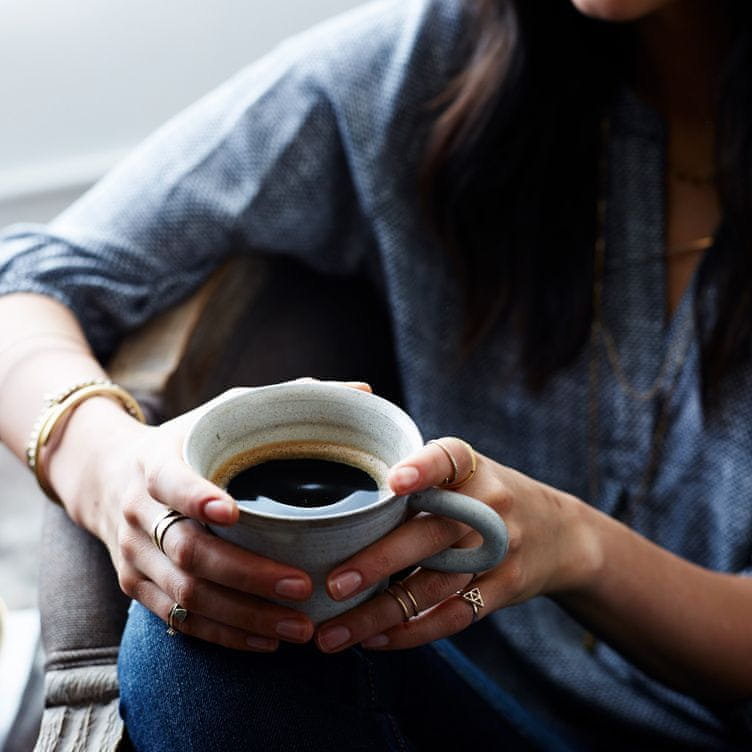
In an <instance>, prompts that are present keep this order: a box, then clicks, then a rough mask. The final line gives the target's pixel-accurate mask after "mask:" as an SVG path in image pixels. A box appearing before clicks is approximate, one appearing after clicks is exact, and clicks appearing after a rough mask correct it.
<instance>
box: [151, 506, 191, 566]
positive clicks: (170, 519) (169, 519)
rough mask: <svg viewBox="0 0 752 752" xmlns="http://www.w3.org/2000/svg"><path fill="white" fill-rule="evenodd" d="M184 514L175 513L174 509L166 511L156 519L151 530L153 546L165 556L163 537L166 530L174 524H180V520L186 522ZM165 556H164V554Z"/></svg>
mask: <svg viewBox="0 0 752 752" xmlns="http://www.w3.org/2000/svg"><path fill="white" fill-rule="evenodd" d="M187 519H188V517H186V516H185V515H184V514H181V513H180V512H178V511H176V510H175V509H168V510H167V511H166V512H165V513H164V514H162V515H161V516H160V517H158V518H157V519H156V521H155V522H154V525H153V526H152V529H151V539H152V540H153V541H154V545H155V546H156V547H157V548H158V549H159V550H160V551H161V552H162V553H163V554H165V550H164V536H165V533H166V532H167V529H168V528H169V527H170V526H171V525H172V524H173V523H174V522H180V520H187ZM165 555H166V554H165Z"/></svg>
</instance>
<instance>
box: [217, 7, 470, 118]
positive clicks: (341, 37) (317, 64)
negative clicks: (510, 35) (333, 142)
mask: <svg viewBox="0 0 752 752" xmlns="http://www.w3.org/2000/svg"><path fill="white" fill-rule="evenodd" d="M465 6H466V3H465V2H462V1H461V0H376V1H375V2H367V3H364V4H363V5H361V6H358V7H356V8H354V9H353V10H350V11H348V12H346V13H343V14H341V15H339V16H336V17H334V18H332V19H330V20H328V21H325V22H323V23H320V24H318V25H316V26H314V27H312V28H311V29H309V30H307V31H305V32H303V33H301V34H298V35H295V36H293V37H290V38H288V39H287V40H286V41H285V42H283V43H282V44H280V45H279V46H278V47H277V48H276V49H275V50H273V51H272V52H271V53H270V54H269V55H267V56H266V57H265V58H263V59H262V60H260V61H258V62H257V63H255V64H253V65H251V66H249V67H248V68H246V69H245V70H243V71H241V72H240V73H239V74H238V75H237V76H236V77H234V79H233V80H232V81H231V82H228V84H229V87H228V88H232V89H234V90H235V93H239V92H238V89H239V88H240V89H244V91H243V92H242V94H241V96H242V95H247V94H248V89H251V90H255V91H257V92H258V91H268V90H270V89H272V88H274V87H281V88H284V89H288V90H289V89H295V90H296V91H297V92H298V93H301V92H306V93H307V94H309V95H315V96H316V97H317V98H324V99H326V100H328V101H329V102H331V103H334V104H340V105H342V106H343V107H345V108H348V107H349V106H351V105H352V104H353V102H354V103H357V105H358V106H359V107H361V108H363V109H364V110H368V109H372V108H373V107H383V106H384V104H385V103H387V104H388V103H389V102H390V98H394V97H395V96H397V97H400V96H404V95H405V94H406V93H407V94H410V93H411V92H412V95H413V97H415V95H416V94H418V95H419V92H418V91H416V88H417V89H418V90H420V91H421V92H422V91H423V90H426V91H428V90H430V89H431V88H434V89H436V90H437V91H440V90H441V89H442V88H443V86H444V83H445V81H446V80H447V78H448V76H449V75H451V73H453V72H454V71H455V70H456V68H457V66H458V64H459V62H458V60H459V57H460V55H461V54H462V53H461V49H462V44H461V42H462V38H463V29H464V23H463V22H464V17H465V11H464V8H465ZM415 82H419V85H418V86H417V87H416V86H414V85H411V84H414V83H415ZM406 90H409V91H406ZM369 105H370V107H369Z"/></svg>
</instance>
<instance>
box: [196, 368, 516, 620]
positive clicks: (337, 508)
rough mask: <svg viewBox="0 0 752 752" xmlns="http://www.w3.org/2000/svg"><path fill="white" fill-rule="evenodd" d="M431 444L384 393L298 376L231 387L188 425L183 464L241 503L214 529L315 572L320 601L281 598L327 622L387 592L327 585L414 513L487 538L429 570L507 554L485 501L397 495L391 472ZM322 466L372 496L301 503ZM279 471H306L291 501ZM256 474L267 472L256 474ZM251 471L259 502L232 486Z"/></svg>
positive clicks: (444, 554) (443, 555)
mask: <svg viewBox="0 0 752 752" xmlns="http://www.w3.org/2000/svg"><path fill="white" fill-rule="evenodd" d="M423 444H424V441H423V438H422V437H421V435H420V432H419V430H418V428H417V426H416V425H415V423H414V422H413V420H412V419H411V418H410V417H409V416H408V415H407V413H405V412H404V411H403V410H401V409H400V408H399V407H397V406H396V405H394V404H393V403H391V402H389V401H387V400H385V399H382V398H381V397H377V396H375V395H373V394H370V393H368V392H364V391H360V390H357V389H352V388H349V387H347V386H344V385H342V384H336V383H327V382H319V381H294V382H286V383H283V384H274V385H271V386H264V387H256V388H236V389H231V390H229V391H228V392H225V393H224V394H223V395H220V396H219V397H217V398H216V399H215V400H212V402H210V403H209V404H208V405H207V406H206V409H205V410H204V411H203V412H201V413H200V414H199V416H198V417H197V419H196V421H195V422H194V423H193V425H192V426H191V428H190V429H189V432H188V434H187V436H186V439H185V444H184V457H185V460H186V461H187V462H188V464H189V465H190V466H191V467H193V468H194V469H195V470H196V471H197V472H199V473H200V474H201V475H203V476H204V477H205V478H208V479H209V480H211V481H213V482H214V483H216V484H217V485H219V486H221V487H223V488H227V489H228V491H229V492H230V493H233V495H234V496H235V498H236V500H237V501H238V505H239V508H240V519H239V521H238V522H237V523H236V524H235V525H233V526H231V527H220V526H212V527H211V529H212V530H213V532H214V533H215V534H216V535H218V536H220V537H222V538H225V539H226V540H229V541H231V542H233V543H236V544H237V545H239V546H242V547H244V548H246V549H249V550H251V551H253V552H255V553H258V554H260V555H262V556H265V557H267V558H270V559H274V560H276V561H279V562H283V563H286V564H290V565H292V566H295V567H299V568H300V569H302V570H303V571H305V572H307V573H308V574H309V575H310V576H311V579H312V581H313V595H312V596H311V598H309V599H308V600H307V601H305V602H304V603H302V604H301V603H299V602H291V601H285V600H282V599H280V600H278V601H277V602H278V603H281V604H283V605H286V606H290V607H292V608H296V609H298V610H300V611H303V612H305V613H306V614H308V616H309V617H310V618H311V619H312V620H313V621H314V623H319V622H322V621H325V620H327V619H329V618H331V617H333V616H336V615H337V614H340V613H342V612H344V611H347V610H349V609H351V608H353V607H354V606H356V605H357V604H358V603H361V602H362V601H364V600H366V599H368V598H370V597H371V596H372V595H374V594H375V593H376V592H378V591H379V590H382V589H383V588H384V587H386V585H387V583H386V582H382V583H379V584H378V585H376V586H374V587H372V588H370V589H368V590H367V591H364V592H360V593H358V594H357V595H356V596H354V597H352V598H349V599H347V600H344V601H335V600H333V599H332V598H330V597H329V595H328V593H327V592H326V588H325V581H326V577H327V575H328V573H329V572H331V570H332V569H334V568H335V567H336V566H337V565H338V564H340V563H341V562H343V561H345V560H346V559H347V558H349V557H350V556H352V555H353V554H355V553H356V552H358V551H360V550H361V549H363V548H365V547H366V546H368V545H369V544H371V543H373V542H374V541H376V540H378V539H379V538H381V537H382V536H384V535H386V534H387V533H388V532H390V531H391V530H393V529H394V528H396V527H397V526H398V525H400V524H401V523H402V522H403V521H404V520H405V519H406V517H407V515H408V514H409V512H411V511H413V512H415V511H423V512H430V513H433V514H439V515H443V516H446V517H452V518H454V519H457V520H460V521H462V522H464V523H466V524H467V525H469V526H470V527H472V528H474V529H475V530H477V531H478V532H479V533H480V534H481V536H482V537H483V543H482V544H481V545H480V546H477V547H476V548H470V549H467V548H463V549H459V548H448V549H446V550H445V551H441V552H439V553H438V554H436V555H434V556H431V557H430V558H428V559H426V560H424V561H422V562H419V564H420V566H424V567H429V568H431V569H437V570H440V571H444V572H473V573H475V572H482V571H485V570H487V569H490V568H491V567H493V566H495V565H496V564H498V563H499V562H500V561H501V560H502V558H503V557H504V554H505V553H506V550H507V530H506V526H505V525H504V522H503V520H502V519H501V518H500V517H499V515H498V514H496V513H495V512H494V511H493V510H492V509H491V508H490V507H488V506H486V505H485V504H483V503H482V502H480V501H478V500H477V499H473V498H471V497H469V496H465V495H463V494H460V493H457V492H455V491H449V490H444V489H439V488H432V489H429V490H427V491H424V492H421V493H417V494H410V495H397V494H395V493H394V492H393V491H391V489H390V488H389V486H388V485H387V483H386V476H387V472H388V470H389V468H390V467H391V466H392V465H394V464H395V463H397V462H399V461H400V460H402V459H404V458H405V457H407V456H408V455H410V454H412V453H413V452H415V451H416V450H418V449H420V448H421V447H422V446H423ZM301 460H302V461H303V462H300V461H301ZM306 463H308V464H306ZM343 466H344V468H343ZM286 468H289V470H286ZM309 468H312V469H310V472H312V473H314V475H316V476H317V477H316V478H313V479H311V482H310V483H307V482H306V479H305V478H303V479H302V481H301V479H300V478H299V477H297V476H299V475H300V474H301V473H302V474H303V475H305V473H306V472H309ZM321 468H323V469H324V474H325V475H326V474H327V473H328V472H329V469H330V468H334V472H335V476H336V478H337V480H336V482H335V485H336V484H337V483H339V482H340V481H341V480H342V478H340V477H339V470H337V468H340V469H343V478H344V479H345V480H344V481H343V482H344V485H347V484H348V482H349V481H348V480H347V478H349V474H350V473H352V474H354V476H355V477H356V480H357V479H358V478H365V479H366V480H367V482H368V483H369V484H370V486H369V487H368V489H367V490H366V491H365V492H364V493H360V492H358V493H354V494H352V495H350V496H347V497H345V496H344V495H342V498H339V495H336V494H335V496H334V497H332V498H326V497H324V498H323V499H318V500H317V499H315V498H314V499H313V502H310V500H309V498H308V496H307V495H306V494H307V492H306V494H303V496H302V497H301V496H300V495H299V494H298V495H297V496H296V495H295V491H296V490H297V491H298V492H299V491H300V488H303V489H306V488H308V490H311V489H313V490H311V494H313V496H315V495H316V493H317V491H320V490H321V489H320V485H321V479H320V478H319V477H318V475H319V474H320V472H321ZM270 469H271V479H270ZM280 472H282V473H283V474H284V473H285V472H288V474H295V475H296V480H295V482H296V483H298V484H299V488H297V489H293V495H292V501H291V502H290V501H289V500H288V497H287V496H286V495H285V494H286V493H287V492H288V491H289V488H287V487H286V486H285V484H284V482H283V483H282V485H281V486H280V478H279V477H278V475H279V473H280ZM253 474H256V475H258V477H255V476H254V477H250V476H252V475H253ZM259 474H260V475H259ZM275 474H276V476H275ZM364 474H365V475H364ZM243 476H248V477H249V478H250V480H249V482H250V484H251V486H252V487H254V488H255V487H256V486H258V484H260V487H261V491H260V492H259V493H258V494H257V495H255V492H254V496H253V497H251V496H245V497H244V498H241V497H243V496H244V494H238V493H237V492H234V491H233V483H235V480H236V479H237V480H240V479H241V477H243ZM281 480H282V481H287V480H289V479H287V478H282V479H281ZM264 483H271V484H272V486H273V488H274V489H275V490H274V492H268V491H266V490H264ZM326 483H327V481H326V480H325V481H324V485H326ZM254 484H256V485H255V486H254ZM317 484H319V486H318V487H317ZM356 485H357V483H356ZM247 488H248V486H246V487H245V490H247ZM280 488H281V489H282V490H280ZM301 498H303V501H302V502H301Z"/></svg>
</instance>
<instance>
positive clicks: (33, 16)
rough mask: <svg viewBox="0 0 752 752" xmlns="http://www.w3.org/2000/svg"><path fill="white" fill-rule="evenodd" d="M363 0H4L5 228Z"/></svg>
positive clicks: (78, 187)
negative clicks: (277, 48)
mask: <svg viewBox="0 0 752 752" xmlns="http://www.w3.org/2000/svg"><path fill="white" fill-rule="evenodd" d="M360 2H362V0H273V2H271V3H269V2H266V1H265V0H125V1H123V0H69V2H60V0H31V1H29V0H2V2H0V71H2V73H0V102H2V103H3V107H2V113H3V114H2V116H1V117H0V226H4V225H6V224H8V223H10V222H15V221H37V220H41V221H44V220H46V219H49V218H50V217H51V216H53V215H54V214H55V213H56V212H57V211H59V210H60V209H61V208H63V207H64V206H65V205H66V204H68V203H69V202H70V201H71V200H72V199H73V198H75V196H76V195H78V194H79V193H80V192H81V191H82V190H84V189H85V188H86V187H88V186H89V185H90V184H91V183H92V182H94V181H95V180H96V179H97V178H98V177H100V176H101V174H103V172H105V171H106V170H107V169H108V168H109V167H110V166H111V165H112V164H114V163H115V161H117V159H119V158H120V157H121V156H122V155H123V154H124V153H125V152H127V151H128V150H129V149H130V148H132V147H133V146H134V145H135V144H136V143H137V142H138V141H140V140H141V139H142V138H143V137H144V136H146V135H147V134H148V133H149V132H151V131H152V130H153V129H154V128H155V127H157V126H158V125H159V124H161V123H162V122H163V121H165V120H166V119H167V118H168V117H170V116H171V115H173V114H174V113H175V112H177V111H178V110H180V109H182V108H183V107H184V106H185V105H187V104H189V103H190V102H192V101H193V100H195V99H196V98H198V97H199V96H200V95H201V94H203V93H204V92H206V91H208V90H209V89H211V88H212V87H213V86H215V85H216V84H218V83H219V82H221V81H222V80H224V79H225V78H226V77H227V76H229V75H230V74H232V73H233V72H234V71H235V70H237V69H238V68H240V67H242V66H243V65H244V64H246V63H247V62H250V61H252V60H254V59H256V58H257V57H259V56H260V55H261V54H263V53H264V52H265V51H267V50H268V49H270V48H271V47H272V46H273V45H274V44H275V43H276V42H277V41H279V40H280V39H282V38H283V37H285V36H287V35H289V34H291V33H293V32H296V31H299V30H302V29H304V28H306V27H308V26H310V25H311V24H313V23H315V22H316V21H317V20H320V19H323V18H325V17H328V16H331V15H334V14H335V13H337V12H340V11H342V10H345V9H347V8H350V7H353V6H355V5H357V4H359V3H360Z"/></svg>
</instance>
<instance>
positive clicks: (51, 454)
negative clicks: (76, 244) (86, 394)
mask: <svg viewBox="0 0 752 752" xmlns="http://www.w3.org/2000/svg"><path fill="white" fill-rule="evenodd" d="M0 322H2V323H0V437H2V440H3V442H4V443H5V444H6V445H7V446H8V447H9V448H10V449H11V450H12V451H13V453H14V454H16V455H17V456H18V457H19V459H21V460H22V461H23V462H25V461H26V457H25V452H26V446H27V443H28V440H29V436H30V433H31V429H32V426H33V425H34V422H35V421H36V419H37V418H38V416H39V414H40V412H41V411H42V409H43V408H44V405H45V402H44V396H45V395H46V394H56V393H59V392H60V391H61V390H63V389H66V388H68V387H70V386H71V385H73V384H76V383H79V382H84V381H88V380H91V379H96V378H101V377H103V376H104V371H103V369H102V367H101V365H100V364H99V363H98V362H97V360H96V359H95V358H94V356H93V355H92V353H91V351H90V349H89V347H88V345H87V343H86V339H85V337H84V335H83V333H82V331H81V329H80V327H79V325H78V323H77V322H76V319H75V317H74V316H73V315H72V313H71V312H70V311H69V310H68V309H67V308H65V306H63V305H61V304H60V303H58V302H56V301H54V300H52V299H50V298H46V297H44V296H40V295H27V294H18V295H8V296H4V297H0ZM87 402H90V403H91V404H88V403H84V404H83V405H81V406H80V407H78V408H77V409H76V410H75V411H74V414H75V420H70V421H68V423H70V425H68V423H62V424H61V426H60V428H59V429H58V430H56V431H55V434H54V435H53V437H52V441H51V444H50V447H48V448H47V449H45V450H44V451H43V452H42V461H43V462H44V464H45V468H46V471H47V475H48V478H49V479H50V480H51V481H52V482H53V487H54V488H55V489H56V490H57V491H58V492H60V490H61V489H59V488H58V486H59V485H60V484H61V483H62V484H63V485H65V486H67V489H72V487H73V485H74V478H75V476H76V475H78V474H80V472H81V470H80V469H81V468H82V467H83V466H84V463H85V462H86V461H87V447H86V445H85V443H86V440H87V438H86V437H87V434H86V433H85V432H86V431H88V432H90V433H92V434H93V435H94V436H96V437H97V441H98V442H99V443H100V444H101V443H102V442H103V441H106V439H107V436H108V434H110V433H111V432H112V430H111V428H114V427H115V426H119V425H120V423H121V422H124V421H127V420H130V419H129V418H128V416H127V414H125V413H124V411H123V410H122V408H121V407H120V406H119V405H117V404H116V403H115V402H113V401H112V400H109V399H105V398H102V399H93V400H89V401H87ZM92 421H94V425H93V424H92ZM96 421H101V422H100V423H99V428H98V429H97V430H93V429H94V428H96ZM83 423H88V427H84V426H83ZM77 424H81V425H77ZM108 426H109V427H110V428H108ZM82 432H84V433H83V435H79V434H81V433H82ZM68 434H70V437H71V441H70V443H68V442H64V443H63V444H64V445H63V444H60V439H61V437H62V436H63V435H66V437H67V435H68ZM58 449H60V450H61V451H58ZM61 496H62V497H63V498H64V499H66V496H67V498H68V499H72V498H73V495H72V494H70V493H68V494H65V493H61ZM75 501H76V504H75V505H71V504H67V505H66V506H67V507H68V511H69V513H71V516H73V517H74V519H75V520H76V521H77V522H79V523H80V524H84V525H85V526H86V527H87V528H88V529H90V530H92V531H93V532H94V527H95V518H96V517H98V516H99V515H95V513H94V511H93V510H87V509H86V508H85V504H86V499H85V498H83V497H82V498H80V499H75ZM73 506H75V508H73Z"/></svg>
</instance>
